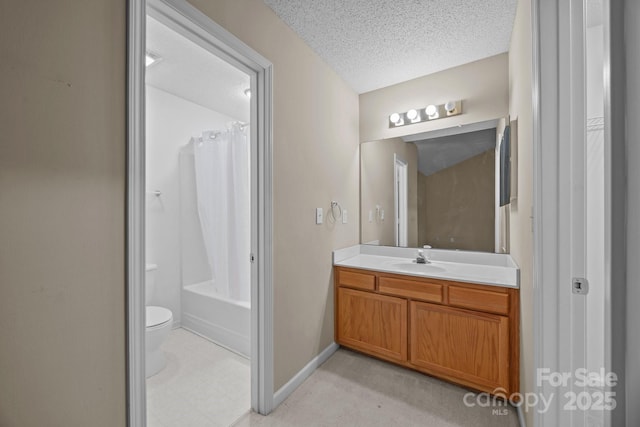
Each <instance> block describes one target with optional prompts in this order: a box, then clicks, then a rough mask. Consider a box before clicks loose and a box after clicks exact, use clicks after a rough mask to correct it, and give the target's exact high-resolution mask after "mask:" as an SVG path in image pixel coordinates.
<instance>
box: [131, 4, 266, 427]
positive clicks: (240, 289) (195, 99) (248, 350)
mask: <svg viewBox="0 0 640 427" xmlns="http://www.w3.org/2000/svg"><path fill="white" fill-rule="evenodd" d="M147 36H148V37H147ZM128 43H129V65H128V72H129V85H128V86H129V88H128V90H129V93H128V103H129V127H128V132H129V135H128V152H129V155H128V169H129V174H128V183H127V185H128V230H127V231H128V232H127V234H128V235H127V245H128V318H127V325H128V400H129V405H128V406H129V414H128V419H129V425H131V426H144V425H146V423H147V414H148V413H149V414H152V415H151V418H156V419H157V413H156V414H154V413H153V412H152V411H153V407H156V408H158V407H162V406H164V405H167V404H169V403H170V404H176V400H179V399H172V398H167V397H166V396H171V395H173V396H174V397H175V396H176V395H178V394H180V393H182V394H185V393H186V394H188V395H189V393H191V395H189V396H190V398H189V399H187V400H188V403H189V404H190V405H192V406H193V404H194V402H197V401H200V402H201V404H202V405H203V406H202V408H201V410H200V411H199V412H201V414H199V415H204V416H205V417H208V418H202V424H203V425H207V424H210V422H211V420H216V421H219V422H222V423H226V422H232V421H234V420H235V418H237V417H239V416H241V415H242V414H243V413H244V412H246V411H247V410H249V409H253V410H255V411H257V412H259V413H262V414H267V413H269V412H270V411H271V409H272V407H273V372H272V370H273V368H272V366H273V350H272V345H271V342H272V321H271V319H272V306H271V294H272V282H271V248H270V242H271V163H270V158H271V137H270V135H271V64H270V63H269V61H267V60H266V59H264V58H263V57H262V56H260V55H259V54H257V53H256V52H254V51H253V50H252V49H250V48H249V47H248V46H246V45H245V44H244V43H242V42H241V41H240V40H238V39H237V38H235V37H234V36H233V35H231V34H230V33H228V32H227V31H226V30H225V29H223V28H222V27H220V26H219V25H217V24H216V23H214V22H213V21H212V20H211V19H210V18H208V17H207V16H205V15H204V14H202V13H201V12H199V11H198V10H197V9H195V8H194V7H193V6H191V5H190V4H188V3H187V2H185V1H181V0H153V1H148V2H146V4H145V2H144V0H138V1H131V2H130V3H129V40H128ZM167 46H173V47H172V48H168V49H165V48H166V47H167ZM163 51H164V52H163ZM196 52H199V54H198V55H199V56H198V58H197V59H195V60H194V58H193V57H188V55H191V54H195V53H196ZM163 55H165V56H163ZM180 55H182V56H180ZM185 55H186V56H185ZM145 70H146V73H145ZM216 70H217V71H216ZM216 73H222V75H224V76H226V78H222V77H221V76H222V75H221V74H216ZM225 73H226V74H225ZM145 74H146V76H145ZM198 76H201V77H198ZM202 76H205V77H208V78H209V82H208V84H206V82H205V83H202V82H203V78H202ZM216 77H217V78H216ZM212 81H213V82H216V83H215V84H213V82H212ZM198 82H200V84H198ZM222 82H224V83H222ZM234 91H235V92H236V95H238V96H237V102H232V101H231V97H232V96H233V92H234ZM216 103H217V105H215V104H216ZM234 108H235V109H234ZM145 119H146V124H145ZM215 162H218V163H220V164H218V167H216V164H215ZM223 166H225V168H228V170H224V169H225V168H223ZM222 172H224V173H222ZM212 199H215V201H212ZM220 206H225V207H227V208H229V209H230V207H231V206H233V207H234V209H235V210H234V212H231V211H229V209H219V207H220ZM222 214H225V215H227V218H226V219H225V218H224V217H223V216H221V215H222ZM222 225H223V226H222ZM222 231H224V233H226V234H225V236H222V234H223V233H222ZM222 237H224V239H223V238H222ZM167 242H172V243H173V244H171V243H170V244H167ZM240 243H242V244H240ZM231 258H233V259H231ZM234 265H235V266H234ZM150 272H152V273H154V272H155V279H156V280H157V282H156V283H155V288H154V290H155V292H154V293H153V294H147V292H146V289H145V280H146V278H145V276H150V274H149V273H150ZM151 276H153V274H151ZM158 279H159V280H158ZM205 288H206V289H205ZM258 289H260V292H259V291H258ZM205 291H206V292H205ZM209 291H210V292H209ZM214 296H215V298H213V297H214ZM146 297H150V298H151V301H149V303H150V304H151V305H153V306H154V307H156V308H158V307H162V306H165V307H162V308H165V309H166V310H167V311H168V312H169V313H171V315H172V319H171V320H170V321H172V322H173V327H174V329H173V331H170V332H169V333H168V335H169V338H168V339H169V340H171V338H173V341H175V342H177V345H176V348H181V347H185V346H186V347H188V348H189V349H190V351H189V352H190V353H194V351H192V350H193V349H194V348H199V349H201V350H202V351H203V352H204V353H206V354H207V356H203V357H204V358H202V357H201V358H200V359H199V361H196V362H197V363H196V362H193V361H191V362H193V363H191V362H188V363H187V362H185V361H180V360H178V359H177V358H178V357H179V355H178V352H174V353H173V354H171V352H170V351H169V352H167V351H163V352H162V354H163V355H164V356H168V357H166V359H168V360H167V361H166V365H165V366H166V367H165V370H164V371H162V370H161V371H158V372H159V373H157V374H156V375H163V374H164V375H165V377H166V378H164V380H162V381H161V380H158V381H156V383H165V385H166V384H167V383H172V382H173V385H174V386H177V384H178V383H177V382H175V378H177V377H175V375H174V374H176V372H172V371H171V369H174V371H176V370H179V369H182V368H184V367H185V365H190V367H191V368H193V367H194V366H195V365H198V364H200V365H201V366H203V367H204V368H206V369H208V371H207V373H203V372H201V375H198V373H193V372H192V374H193V375H194V377H200V379H201V380H203V381H204V385H199V386H193V387H190V386H189V385H184V384H183V385H180V386H179V387H182V389H181V390H170V391H169V392H168V393H166V396H165V401H157V402H155V403H154V404H153V407H151V406H152V405H147V400H146V398H145V397H146V396H147V395H148V392H149V390H150V388H149V389H148V388H147V387H148V385H149V383H148V382H147V380H146V378H145V371H147V370H148V368H149V365H151V363H149V359H148V357H147V356H148V348H145V347H148V345H149V344H150V343H151V342H152V341H153V340H155V337H154V338H153V340H150V339H149V336H150V335H149V329H148V327H147V320H148V319H149V316H148V314H147V313H146V312H147V311H148V308H147V307H146V305H149V304H145V302H146V301H145V300H146ZM204 302H211V303H215V304H218V305H216V307H214V308H212V307H211V306H210V305H211V304H204ZM221 304H224V307H222V305H221ZM198 310H199V311H198ZM215 313H223V315H222V316H220V318H219V319H212V318H210V317H207V316H209V315H215ZM156 314H157V313H156ZM163 324H164V323H163ZM176 327H178V328H176ZM187 330H189V332H187ZM185 340H187V341H189V344H185V342H186V341H185ZM213 343H215V344H213ZM174 344H175V343H174ZM163 350H166V349H163ZM189 352H187V353H189ZM167 353H169V354H167ZM195 353H196V354H198V353H199V352H198V351H196V352H195ZM213 354H216V355H218V356H220V355H223V356H222V359H223V360H224V361H223V363H222V364H221V365H219V366H214V363H213V360H214V359H215V357H213V356H212V355H213ZM209 356H211V357H209ZM249 359H250V361H249ZM243 361H244V362H243ZM172 362H173V365H172ZM152 364H153V365H154V367H153V370H156V369H157V367H156V366H155V362H153V363H152ZM172 366H173V367H172ZM232 368H233V369H232ZM236 368H237V369H236ZM234 369H236V370H237V372H244V373H243V374H239V375H237V376H236V377H241V376H243V375H244V376H245V377H246V379H247V382H249V383H248V384H245V385H244V389H238V390H235V391H234V392H233V393H228V392H229V391H231V390H230V386H229V384H225V385H220V384H218V386H217V387H215V386H214V387H212V388H211V390H210V391H211V393H213V394H215V393H214V391H212V390H213V389H214V388H218V389H219V390H222V391H223V393H227V394H235V395H236V396H237V397H239V400H240V401H243V402H245V403H243V404H242V405H244V406H245V407H244V408H243V409H242V410H241V411H242V413H240V414H238V415H237V417H236V416H235V415H234V414H232V413H230V412H229V409H230V408H232V407H234V405H235V404H234V403H233V402H230V401H228V400H224V399H225V397H223V396H218V398H216V396H213V394H209V396H207V392H206V390H203V387H204V388H207V387H208V386H209V385H212V386H213V384H211V383H213V382H215V381H216V375H215V372H217V373H218V374H219V375H218V377H220V378H221V377H225V376H226V377H227V379H231V380H237V379H238V378H233V377H234V375H233V372H236V371H234ZM237 372H236V373H237ZM223 374H224V375H223ZM172 375H174V377H175V378H174V377H172V378H170V379H167V378H169V377H171V376H172ZM229 377H231V378H229ZM152 378H153V377H152ZM156 378H160V377H156ZM232 382H233V381H232ZM155 385H157V384H155ZM196 389H199V390H196ZM236 392H237V393H236ZM172 393H173V394H172ZM226 398H227V399H228V396H227V397H226ZM167 399H168V401H167ZM160 400H161V399H160ZM236 403H237V402H236ZM215 405H218V406H220V408H217V407H216V406H215ZM242 405H241V406H242ZM235 406H236V407H237V405H235ZM203 408H204V409H203ZM191 409H193V408H191ZM186 410H189V409H186ZM192 412H193V411H192ZM204 412H208V414H207V413H204ZM220 416H222V417H226V418H224V419H222V418H219V417H220ZM234 417H235V418H234ZM231 418H234V419H231ZM159 421H160V422H162V420H159ZM167 421H169V423H170V420H167ZM183 421H184V420H183ZM194 422H195V421H194Z"/></svg>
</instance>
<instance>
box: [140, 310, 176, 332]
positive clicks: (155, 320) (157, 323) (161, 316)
mask: <svg viewBox="0 0 640 427" xmlns="http://www.w3.org/2000/svg"><path fill="white" fill-rule="evenodd" d="M172 319H173V314H172V313H171V310H169V309H168V308H164V307H156V306H153V305H150V306H147V309H146V316H145V323H146V327H147V330H148V329H155V328H158V327H162V326H164V325H165V324H167V323H168V322H171V320H172Z"/></svg>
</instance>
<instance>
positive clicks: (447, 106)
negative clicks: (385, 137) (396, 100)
mask: <svg viewBox="0 0 640 427" xmlns="http://www.w3.org/2000/svg"><path fill="white" fill-rule="evenodd" d="M459 114H462V101H448V102H445V103H444V104H431V105H427V106H425V107H422V108H413V109H411V110H409V111H406V112H404V113H392V114H390V115H389V127H390V128H397V127H400V126H405V125H410V124H414V123H423V122H430V121H432V120H437V119H444V118H446V117H452V116H457V115H459Z"/></svg>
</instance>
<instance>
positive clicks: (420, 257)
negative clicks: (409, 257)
mask: <svg viewBox="0 0 640 427" xmlns="http://www.w3.org/2000/svg"><path fill="white" fill-rule="evenodd" d="M416 263H418V264H430V263H431V262H430V261H429V260H428V259H427V257H426V256H425V255H424V253H422V249H418V256H417V257H416Z"/></svg>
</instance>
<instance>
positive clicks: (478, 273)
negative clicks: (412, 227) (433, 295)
mask: <svg viewBox="0 0 640 427" xmlns="http://www.w3.org/2000/svg"><path fill="white" fill-rule="evenodd" d="M417 251H418V250H417V249H411V248H393V247H382V246H368V245H356V246H352V247H349V248H345V249H340V250H337V251H334V253H333V264H334V265H337V266H341V267H351V268H359V269H365V270H374V271H380V272H385V273H394V274H404V275H409V276H416V277H431V278H435V279H443V280H456V281H461V282H468V283H477V284H482V285H493V286H502V287H508V288H519V282H520V280H519V278H520V270H519V269H518V266H517V265H516V263H515V262H514V261H513V259H512V258H511V256H509V255H508V254H491V253H482V252H468V251H449V250H441V249H423V253H424V254H425V255H426V256H427V258H428V259H429V260H430V261H431V263H430V264H417V263H416V262H415V258H416V255H417Z"/></svg>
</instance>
